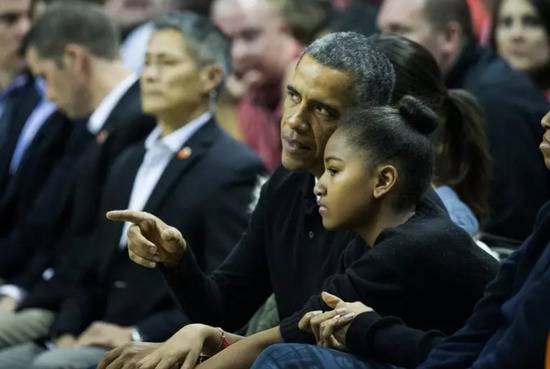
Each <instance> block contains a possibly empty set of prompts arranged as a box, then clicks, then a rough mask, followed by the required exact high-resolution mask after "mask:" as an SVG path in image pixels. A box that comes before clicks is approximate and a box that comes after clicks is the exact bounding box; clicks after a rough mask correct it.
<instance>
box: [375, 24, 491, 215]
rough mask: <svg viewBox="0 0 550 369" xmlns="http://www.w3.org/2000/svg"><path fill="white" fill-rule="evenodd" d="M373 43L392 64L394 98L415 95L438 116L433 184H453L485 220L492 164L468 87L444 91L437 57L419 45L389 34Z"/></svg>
mask: <svg viewBox="0 0 550 369" xmlns="http://www.w3.org/2000/svg"><path fill="white" fill-rule="evenodd" d="M373 42H374V44H375V45H376V46H377V47H378V48H379V49H380V50H381V51H382V52H383V53H384V54H386V56H387V57H388V59H390V62H391V63H392V64H393V66H394V69H395V75H396V80H395V88H394V95H393V99H392V100H393V103H396V102H397V101H399V100H400V99H401V98H402V97H403V96H404V95H413V96H415V97H416V98H418V99H420V100H421V101H422V102H423V103H424V104H426V105H427V106H428V107H430V108H431V109H432V110H433V111H435V112H436V113H437V114H438V116H439V118H440V125H439V128H438V130H437V132H436V134H434V135H433V141H434V147H435V167H434V177H433V182H434V184H435V185H436V186H437V185H439V186H441V185H448V186H450V187H451V188H453V190H454V191H456V193H457V194H458V196H459V197H460V198H461V199H462V201H464V202H465V203H466V204H467V205H468V206H469V207H470V208H471V209H472V211H473V212H474V214H475V215H476V216H477V218H478V219H479V221H480V222H483V221H484V220H486V219H487V217H488V215H489V186H490V168H491V165H492V163H491V157H490V154H489V150H488V142H487V133H486V129H487V127H486V122H485V117H484V114H483V111H482V109H481V107H480V106H479V104H478V103H477V101H476V100H475V98H474V97H473V96H472V95H470V94H469V93H468V92H466V91H464V90H450V91H448V90H447V88H446V86H445V83H444V80H443V75H442V73H441V70H440V69H439V66H438V65H437V62H436V61H435V59H434V58H433V57H432V55H431V54H430V53H429V52H428V51H427V50H426V49H424V48H423V47H422V46H420V45H419V44H417V43H415V42H413V41H410V40H407V39H405V38H403V37H399V36H392V35H378V36H375V37H374V38H373Z"/></svg>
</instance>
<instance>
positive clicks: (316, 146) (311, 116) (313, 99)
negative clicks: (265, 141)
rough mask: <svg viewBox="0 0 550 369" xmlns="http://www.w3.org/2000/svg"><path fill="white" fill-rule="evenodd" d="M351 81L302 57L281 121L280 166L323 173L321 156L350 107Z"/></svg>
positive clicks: (343, 75)
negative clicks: (339, 120) (339, 121)
mask: <svg viewBox="0 0 550 369" xmlns="http://www.w3.org/2000/svg"><path fill="white" fill-rule="evenodd" d="M352 89H353V81H352V78H351V77H350V76H349V75H348V74H346V73H344V72H342V71H339V70H335V69H331V68H329V67H326V66H323V65H322V64H320V63H318V62H317V61H316V60H315V59H313V58H312V57H310V56H309V55H307V54H306V55H304V57H303V58H302V60H301V61H300V62H299V63H298V65H297V66H296V69H295V70H294V72H293V73H292V75H291V76H290V78H289V80H288V83H287V87H286V95H285V100H284V106H283V117H282V120H281V142H282V149H283V150H282V151H283V155H282V162H283V165H284V166H285V168H287V169H289V170H307V171H310V172H311V173H313V174H314V175H316V176H320V175H321V174H322V172H323V169H324V165H323V152H324V150H325V145H326V143H327V141H328V139H329V137H330V135H331V134H332V133H333V132H334V130H335V129H336V124H337V122H338V119H339V118H340V116H341V115H342V114H343V113H344V112H345V111H346V110H348V109H349V108H350V107H351V106H352V93H351V91H352Z"/></svg>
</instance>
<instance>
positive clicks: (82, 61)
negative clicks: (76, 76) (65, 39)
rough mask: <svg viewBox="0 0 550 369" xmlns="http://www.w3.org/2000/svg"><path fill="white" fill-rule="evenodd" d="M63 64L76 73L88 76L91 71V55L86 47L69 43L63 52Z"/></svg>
mask: <svg viewBox="0 0 550 369" xmlns="http://www.w3.org/2000/svg"><path fill="white" fill-rule="evenodd" d="M63 64H64V66H65V67H66V68H69V69H72V70H73V71H75V72H76V73H82V74H88V72H89V70H90V55H89V52H88V50H86V49H85V48H84V47H82V46H80V45H77V44H72V43H68V44H67V45H65V49H64V50H63Z"/></svg>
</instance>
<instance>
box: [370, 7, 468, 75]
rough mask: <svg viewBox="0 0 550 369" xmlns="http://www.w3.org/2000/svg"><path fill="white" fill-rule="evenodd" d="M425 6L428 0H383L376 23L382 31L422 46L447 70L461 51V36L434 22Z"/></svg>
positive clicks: (444, 70)
mask: <svg viewBox="0 0 550 369" xmlns="http://www.w3.org/2000/svg"><path fill="white" fill-rule="evenodd" d="M425 6H426V0H384V1H383V2H382V5H381V7H380V11H379V13H378V18H377V20H376V23H377V26H378V29H379V30H380V32H382V33H385V34H396V35H399V36H403V37H405V38H408V39H409V40H412V41H415V42H416V43H418V44H420V45H422V46H423V47H424V48H426V49H427V50H428V51H429V52H430V53H431V54H432V56H433V57H434V58H435V60H436V61H437V64H438V65H439V67H440V68H441V70H442V71H443V73H447V72H448V71H449V70H450V69H451V68H452V66H453V64H454V62H455V59H456V58H457V55H458V53H459V52H460V40H459V39H458V38H459V37H460V36H458V35H457V34H453V35H452V36H451V35H450V33H449V32H448V31H447V30H440V29H437V28H436V27H435V26H434V25H433V24H431V23H430V19H429V18H428V16H427V14H426V11H425Z"/></svg>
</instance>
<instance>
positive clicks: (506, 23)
mask: <svg viewBox="0 0 550 369" xmlns="http://www.w3.org/2000/svg"><path fill="white" fill-rule="evenodd" d="M496 22H497V24H496V31H495V33H496V34H495V37H496V45H497V49H498V50H497V51H498V53H499V54H500V55H501V56H502V57H503V58H504V59H506V60H507V61H508V63H510V65H512V67H514V68H515V69H518V70H521V71H526V72H529V71H533V70H536V69H538V68H541V67H544V66H545V65H546V64H548V63H550V38H549V35H548V33H547V32H546V29H545V27H544V26H543V25H542V23H541V19H540V17H539V15H538V14H537V10H536V9H535V7H534V6H533V5H531V3H530V2H529V1H528V0H504V1H503V2H502V5H501V7H500V12H499V14H498V17H497V20H496Z"/></svg>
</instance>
